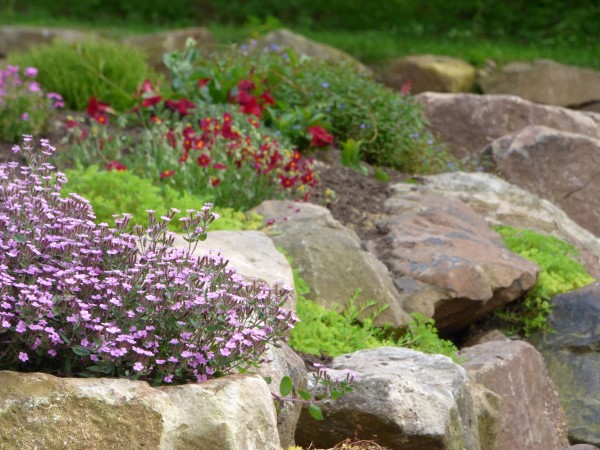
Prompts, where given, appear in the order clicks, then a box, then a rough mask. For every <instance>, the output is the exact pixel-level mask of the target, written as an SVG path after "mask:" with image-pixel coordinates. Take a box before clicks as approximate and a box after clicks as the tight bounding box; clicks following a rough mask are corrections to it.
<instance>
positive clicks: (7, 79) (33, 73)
mask: <svg viewBox="0 0 600 450" xmlns="http://www.w3.org/2000/svg"><path fill="white" fill-rule="evenodd" d="M23 74H24V75H25V77H26V78H28V80H22V79H21V77H19V66H11V65H8V66H7V67H6V70H0V103H2V101H3V100H2V98H3V97H7V96H10V95H12V94H11V91H12V90H15V89H17V90H19V87H20V86H24V87H25V89H21V91H23V92H27V91H28V92H30V93H33V94H38V93H39V94H41V92H42V88H41V86H40V83H38V82H37V81H35V80H34V78H35V77H37V75H38V70H37V69H36V68H35V67H27V68H26V69H25V70H24V71H23ZM46 98H47V99H48V101H49V102H50V105H51V107H52V108H63V107H64V106H65V103H64V101H63V98H62V96H61V95H60V94H57V93H56V92H49V93H48V94H46ZM25 113H26V112H23V114H25Z"/></svg>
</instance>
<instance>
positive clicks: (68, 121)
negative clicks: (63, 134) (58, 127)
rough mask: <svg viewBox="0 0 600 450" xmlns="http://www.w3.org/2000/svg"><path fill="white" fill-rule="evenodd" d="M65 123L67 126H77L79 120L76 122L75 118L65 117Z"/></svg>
mask: <svg viewBox="0 0 600 450" xmlns="http://www.w3.org/2000/svg"><path fill="white" fill-rule="evenodd" d="M66 125H67V128H75V127H77V126H79V122H77V121H76V120H75V119H67V122H66Z"/></svg>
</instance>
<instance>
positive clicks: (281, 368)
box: [256, 342, 306, 449]
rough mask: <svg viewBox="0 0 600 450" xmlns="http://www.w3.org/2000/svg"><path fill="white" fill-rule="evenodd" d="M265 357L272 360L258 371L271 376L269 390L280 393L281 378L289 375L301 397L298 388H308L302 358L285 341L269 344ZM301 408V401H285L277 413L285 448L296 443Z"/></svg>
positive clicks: (295, 390) (295, 391)
mask: <svg viewBox="0 0 600 450" xmlns="http://www.w3.org/2000/svg"><path fill="white" fill-rule="evenodd" d="M263 358H266V359H268V360H270V361H271V362H269V363H266V364H262V365H261V366H260V368H259V369H258V370H257V371H256V373H257V374H259V375H260V376H262V377H270V378H271V383H270V384H269V390H270V391H271V392H272V393H274V394H279V384H280V383H281V379H282V378H283V377H284V376H286V375H287V376H289V377H290V378H291V379H292V382H293V391H292V392H293V394H294V395H295V396H296V397H297V398H299V395H298V390H299V389H306V367H305V366H304V361H303V360H302V358H300V357H299V356H298V355H297V354H296V353H295V352H294V351H293V350H292V349H291V348H290V347H288V346H287V345H286V344H284V343H283V342H280V343H278V347H274V346H272V345H269V346H268V348H267V351H266V352H265V354H264V355H263ZM301 410H302V404H301V403H297V402H285V403H284V405H283V408H282V410H281V412H279V413H278V414H277V430H278V432H279V441H280V443H281V446H282V447H283V448H284V449H287V448H288V447H289V446H293V445H294V435H295V433H296V425H297V423H298V419H299V418H300V411H301Z"/></svg>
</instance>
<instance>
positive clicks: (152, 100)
mask: <svg viewBox="0 0 600 450" xmlns="http://www.w3.org/2000/svg"><path fill="white" fill-rule="evenodd" d="M161 101H162V97H161V96H160V95H154V96H152V97H148V98H145V99H144V100H143V101H142V107H143V108H149V107H151V106H156V105H158V104H159V103H160V102H161Z"/></svg>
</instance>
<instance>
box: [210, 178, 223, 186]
mask: <svg viewBox="0 0 600 450" xmlns="http://www.w3.org/2000/svg"><path fill="white" fill-rule="evenodd" d="M210 184H211V186H213V187H215V186H218V185H220V184H221V180H220V179H218V178H216V177H212V178H211V179H210Z"/></svg>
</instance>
